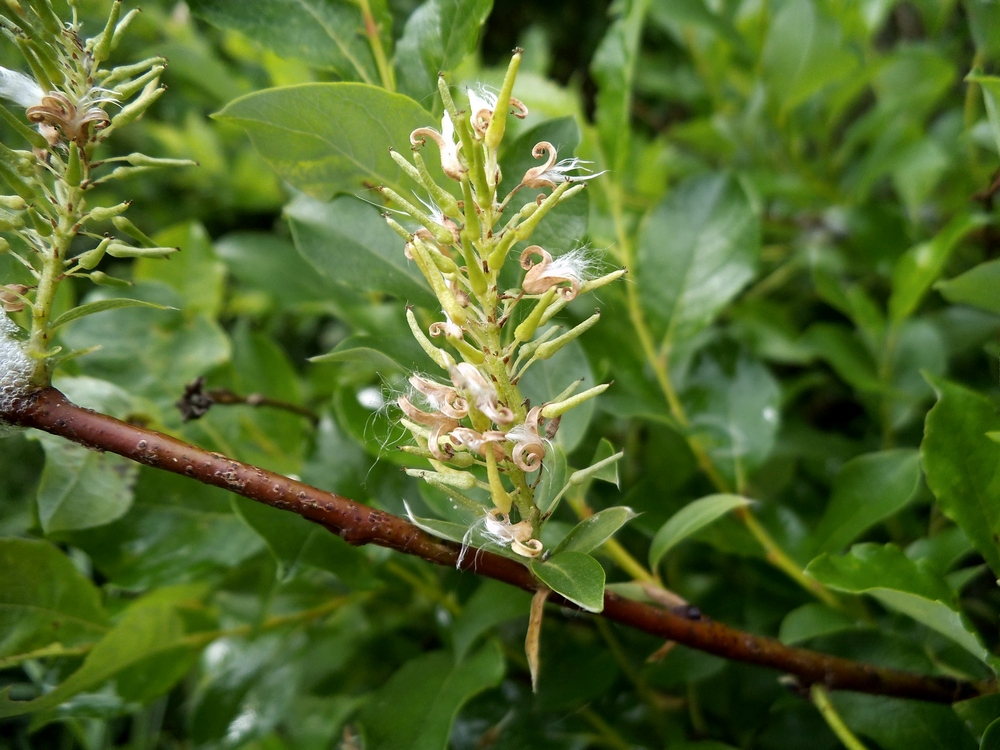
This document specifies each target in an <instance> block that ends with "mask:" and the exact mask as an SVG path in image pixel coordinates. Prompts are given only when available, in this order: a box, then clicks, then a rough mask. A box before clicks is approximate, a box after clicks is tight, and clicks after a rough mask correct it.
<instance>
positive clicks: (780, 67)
mask: <svg viewBox="0 0 1000 750" xmlns="http://www.w3.org/2000/svg"><path fill="white" fill-rule="evenodd" d="M857 64H858V59H857V57H856V56H855V55H854V54H853V53H852V52H850V51H849V49H848V48H847V46H846V45H845V44H844V42H843V39H842V35H841V30H840V27H839V25H838V24H837V23H836V22H835V21H833V20H832V19H830V18H827V17H825V16H824V15H822V14H821V13H820V12H819V10H818V9H817V7H816V4H815V3H814V2H813V0H798V1H797V2H792V3H785V4H784V5H782V6H781V9H780V10H779V11H778V12H777V14H775V16H774V19H773V21H772V22H771V27H770V29H768V34H767V40H766V41H765V42H764V49H763V51H762V52H761V68H762V72H763V76H764V81H765V82H766V84H767V87H768V90H769V92H770V93H771V96H773V97H774V98H775V99H776V100H777V101H779V102H780V103H781V108H782V110H783V111H786V112H787V111H788V110H790V109H792V108H794V107H797V106H798V105H799V104H801V103H802V102H804V101H805V100H806V99H808V98H809V97H810V96H812V95H813V94H815V93H816V92H817V91H819V90H820V89H822V88H823V87H824V86H827V85H828V84H830V83H834V82H835V81H839V80H843V79H845V78H846V77H847V76H848V75H850V74H851V72H852V71H853V70H854V69H855V68H856V67H857Z"/></svg>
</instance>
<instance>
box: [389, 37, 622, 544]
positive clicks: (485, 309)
mask: <svg viewBox="0 0 1000 750" xmlns="http://www.w3.org/2000/svg"><path fill="white" fill-rule="evenodd" d="M520 59H521V52H520V50H515V52H514V55H513V57H512V58H511V62H510V65H509V67H508V69H507V73H506V75H505V77H504V82H503V85H502V87H501V89H500V92H499V94H498V95H494V94H493V93H491V92H490V91H488V90H486V89H482V88H479V89H472V90H470V91H469V94H468V99H469V101H468V107H467V109H466V110H464V111H463V110H459V109H458V107H457V106H456V102H455V99H454V98H453V97H452V93H451V89H450V88H449V86H448V84H447V82H446V81H445V79H444V78H443V77H442V78H440V79H439V91H440V93H441V98H442V101H443V103H444V110H445V114H444V117H443V119H442V121H441V125H440V129H438V128H433V127H429V126H428V127H422V128H418V129H417V130H414V131H413V133H411V135H410V143H411V146H412V147H413V155H412V161H411V160H410V159H408V158H406V157H405V156H404V155H403V154H402V153H400V152H398V151H392V158H393V160H394V161H395V162H396V163H397V164H399V165H400V167H401V168H402V170H403V171H404V172H405V173H406V174H407V175H409V176H410V178H411V179H412V180H413V182H414V183H415V184H416V185H418V186H419V187H420V189H421V190H422V191H424V192H425V194H426V200H425V199H424V198H423V197H421V196H420V195H417V196H415V200H413V199H410V198H408V197H404V196H402V195H400V194H399V193H397V192H395V191H393V190H390V189H388V188H382V189H381V192H382V195H383V196H384V197H385V198H386V199H387V200H388V201H389V202H390V203H392V204H393V205H394V207H395V208H396V209H398V210H399V212H401V213H402V214H403V215H405V216H406V217H408V219H409V222H407V221H406V220H403V219H400V217H399V216H398V215H397V216H394V217H389V216H386V220H387V222H388V223H389V225H390V226H391V227H392V228H393V229H394V230H395V231H396V232H397V233H398V234H400V235H401V236H402V237H403V238H404V240H405V246H404V253H405V254H406V257H407V258H409V259H410V260H412V261H413V262H414V263H415V264H416V266H417V267H418V268H419V269H420V272H421V274H422V275H423V276H424V277H425V278H426V279H427V283H428V284H429V286H430V288H431V290H432V291H433V293H434V295H435V296H436V297H437V299H438V303H439V305H440V308H441V310H442V312H443V313H444V320H437V321H433V322H431V323H429V324H428V325H426V326H424V325H421V323H420V321H418V319H417V316H416V314H415V312H414V311H413V310H412V309H411V310H408V311H407V321H408V323H409V325H410V329H411V331H412V332H413V335H414V337H415V338H416V339H417V341H418V342H419V343H420V345H421V347H422V348H423V349H424V351H425V352H427V354H428V355H429V356H430V358H431V359H432V360H433V361H434V363H435V364H437V365H438V366H439V367H440V368H441V369H442V370H443V371H444V376H443V378H442V381H441V382H439V381H435V380H433V379H432V378H430V377H425V376H423V375H415V376H414V377H412V378H411V379H410V382H411V385H413V387H414V391H413V392H412V393H408V394H406V395H403V396H400V397H399V399H398V405H399V407H400V409H401V410H402V412H403V415H404V418H403V419H402V420H401V424H403V425H404V426H405V427H407V429H408V430H409V431H410V434H411V436H412V439H413V441H414V443H415V445H413V446H409V447H408V451H409V452H410V453H413V454H415V455H425V456H426V457H427V458H428V461H429V462H430V463H431V465H432V466H433V467H434V471H426V470H410V471H409V473H410V474H411V475H413V476H419V477H420V478H422V479H425V480H426V481H428V482H430V483H431V484H432V485H434V486H435V487H438V488H441V487H442V486H447V487H448V495H449V496H450V497H451V498H452V499H453V500H454V499H455V496H456V493H458V494H459V495H461V497H462V500H461V502H458V505H460V506H462V507H465V508H477V509H478V511H477V514H478V515H479V518H480V521H481V522H482V523H483V524H484V525H485V532H484V533H485V535H486V536H487V538H489V539H492V540H495V541H496V542H497V544H498V545H500V546H503V547H507V548H509V549H510V550H511V551H512V552H513V553H514V554H515V555H518V556H520V557H523V558H534V557H538V556H539V555H540V554H541V553H542V552H543V547H542V543H541V541H540V540H539V533H540V531H541V528H540V527H541V524H542V522H543V515H542V513H541V511H540V509H539V507H538V505H537V504H536V502H535V489H536V487H537V485H538V482H539V480H540V479H541V477H542V473H543V472H544V471H545V470H546V463H547V461H548V460H549V459H550V457H551V451H552V448H551V440H552V438H553V437H554V436H555V435H556V431H557V430H558V426H559V417H560V416H561V415H562V414H564V413H565V412H566V411H568V410H570V409H571V408H573V407H575V406H578V405H580V404H581V403H583V402H585V401H586V400H588V399H590V398H592V397H594V396H596V395H598V394H599V393H601V392H603V390H604V389H605V388H606V387H607V386H598V387H597V388H592V389H590V390H588V391H585V392H584V393H582V394H580V395H579V396H576V397H571V394H572V390H571V388H567V389H566V390H564V391H563V393H562V394H553V396H554V398H553V399H552V400H551V401H547V402H545V403H544V404H538V405H532V404H530V403H528V402H527V400H526V399H525V398H524V395H523V394H522V393H521V391H520V389H519V388H518V381H519V380H520V378H521V376H522V375H523V374H524V372H525V371H526V370H527V369H528V368H529V367H531V365H532V364H534V363H536V362H538V361H541V360H544V359H546V358H549V357H551V356H553V355H554V354H556V352H558V351H559V350H560V349H561V348H563V347H564V346H566V345H567V344H569V343H570V342H571V341H573V340H574V339H575V338H576V337H577V336H579V335H580V334H581V333H583V332H584V331H586V330H587V329H588V328H589V327H590V326H592V325H593V324H595V323H596V322H597V320H598V317H599V315H598V314H595V315H594V316H592V317H590V318H588V319H587V320H585V321H584V322H582V323H581V324H580V325H578V326H576V327H574V328H571V329H570V330H569V331H567V332H565V333H563V334H562V335H561V336H558V337H556V336H555V335H554V334H555V331H554V329H546V330H545V331H542V332H539V331H540V326H541V325H542V323H543V321H544V320H546V319H547V318H546V316H547V315H548V317H551V315H554V314H555V311H553V310H552V308H554V307H558V309H562V308H563V307H564V306H565V304H566V303H568V302H569V301H571V300H573V299H575V298H576V297H577V296H578V295H579V294H581V293H582V291H583V290H584V289H585V288H586V287H587V285H588V284H591V282H592V281H594V280H593V279H591V278H590V275H589V273H588V272H589V268H590V265H591V264H590V262H589V261H588V259H587V257H586V253H585V252H583V251H573V252H571V253H566V254H564V255H562V256H560V257H556V258H554V257H553V255H552V254H551V253H550V252H549V251H548V250H546V249H545V248H543V247H541V246H539V245H532V246H530V247H523V245H521V244H519V243H523V242H524V241H525V240H527V239H528V238H529V237H531V235H532V233H533V232H534V231H535V229H536V227H538V225H539V224H540V223H541V222H542V221H544V220H545V219H546V217H547V216H548V214H549V212H550V211H551V210H552V209H553V208H554V207H555V206H557V205H558V204H559V203H561V202H562V201H564V200H568V199H570V198H571V197H572V196H573V195H575V194H576V193H578V192H579V191H580V190H582V189H584V187H585V185H584V184H582V182H581V180H582V179H583V178H582V177H580V176H573V175H569V174H568V172H569V171H570V170H574V169H583V168H584V166H583V165H584V163H583V162H579V161H578V160H575V159H571V160H564V161H563V162H559V163H558V164H557V162H556V158H557V154H556V149H555V147H554V146H552V144H550V143H547V142H542V143H540V144H538V145H537V146H536V147H535V148H534V149H533V151H532V154H533V156H534V157H535V158H536V159H540V160H541V159H544V162H543V163H541V164H540V165H539V166H537V167H534V168H532V169H531V170H529V171H528V172H527V173H526V174H525V175H524V177H523V178H522V179H521V180H520V182H519V183H518V184H517V185H516V186H514V187H513V189H512V190H510V191H509V192H508V193H507V195H506V196H503V195H500V193H499V190H500V185H501V183H502V180H503V175H502V173H501V170H500V166H499V158H498V155H499V149H500V146H501V144H502V142H503V138H504V135H505V133H506V129H507V124H508V117H510V116H513V117H519V118H523V117H525V116H526V115H527V108H526V107H525V106H524V104H522V103H521V102H520V101H518V100H517V99H515V98H514V96H513V90H514V85H515V81H516V78H517V71H518V67H519V64H520ZM428 141H433V144H434V145H433V147H436V151H437V156H438V157H439V158H440V163H441V168H442V171H443V172H444V174H445V175H446V176H447V177H448V178H449V181H450V184H449V185H439V184H436V183H434V182H433V180H432V178H431V176H430V174H429V172H428V170H427V167H426V163H425V162H424V159H425V158H426V154H425V153H423V152H422V151H421V149H423V148H425V147H427V142H428ZM433 147H432V148H433ZM429 153H431V154H433V151H431V152H429ZM556 167H558V169H556ZM553 170H555V171H553ZM574 183H580V184H574ZM525 188H528V191H525V190H524V189H525ZM538 190H541V191H542V192H540V193H536V194H534V195H531V194H529V193H530V191H538ZM515 197H518V198H521V199H522V200H523V201H524V203H523V205H517V206H515V205H513V204H514V199H515ZM418 204H423V206H424V208H423V209H422V208H420V207H419V206H418ZM425 209H426V210H425ZM401 222H402V223H401ZM406 223H410V224H412V225H413V228H412V229H411V228H407V227H406V226H403V224H406ZM515 248H516V250H515ZM512 251H514V252H515V253H516V255H515V258H517V259H518V260H515V261H514V264H515V265H519V267H520V268H519V270H520V282H519V284H518V287H517V288H515V289H505V288H504V287H503V286H502V285H501V281H500V279H501V274H502V273H503V271H504V269H505V266H506V265H507V264H508V262H509V256H510V255H511V254H512ZM620 275H621V273H620V272H617V273H616V274H611V275H610V276H609V277H607V278H606V279H604V280H603V282H602V283H607V282H608V281H611V280H613V279H614V278H617V277H618V276H620ZM594 288H596V287H594ZM560 303H561V304H560ZM425 331H426V332H425ZM435 338H436V339H437V341H438V342H441V343H440V344H438V343H437V342H435V341H433V339H435ZM577 385H578V384H577ZM455 404H461V405H462V409H461V410H460V411H456V409H455V408H454V405H455ZM456 470H461V472H462V476H461V477H458V476H456V475H454V474H453V472H455V471H456ZM465 492H468V493H470V494H468V495H466V494H462V493H465Z"/></svg>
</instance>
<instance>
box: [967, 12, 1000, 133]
mask: <svg viewBox="0 0 1000 750" xmlns="http://www.w3.org/2000/svg"><path fill="white" fill-rule="evenodd" d="M977 4H980V5H981V4H982V3H977ZM966 80H967V81H969V82H970V83H978V84H979V85H980V87H982V89H983V102H984V104H985V106H986V116H987V117H988V118H989V121H990V129H991V130H992V131H993V139H994V141H995V142H996V147H997V151H1000V77H998V76H984V75H979V74H977V73H975V72H973V73H970V74H969V75H968V76H967V77H966Z"/></svg>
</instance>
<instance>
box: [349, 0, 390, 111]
mask: <svg viewBox="0 0 1000 750" xmlns="http://www.w3.org/2000/svg"><path fill="white" fill-rule="evenodd" d="M358 4H359V5H360V6H361V16H362V18H363V19H364V22H365V36H367V37H368V43H369V44H370V45H371V48H372V55H374V56H375V64H376V65H377V66H378V74H379V77H380V78H381V79H382V88H384V89H385V90H386V91H393V92H394V91H395V90H396V74H395V72H394V71H393V69H392V65H391V64H390V63H389V59H388V58H387V57H386V54H385V47H384V46H383V45H382V35H381V34H380V33H379V28H378V24H377V23H376V22H375V17H374V16H373V15H372V10H371V6H370V4H369V2H368V0H358Z"/></svg>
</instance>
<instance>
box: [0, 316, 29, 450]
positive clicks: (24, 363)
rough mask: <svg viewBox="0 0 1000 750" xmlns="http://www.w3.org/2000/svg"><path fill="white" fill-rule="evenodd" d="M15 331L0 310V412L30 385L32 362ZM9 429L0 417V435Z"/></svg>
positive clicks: (11, 323) (15, 328)
mask: <svg viewBox="0 0 1000 750" xmlns="http://www.w3.org/2000/svg"><path fill="white" fill-rule="evenodd" d="M17 331H18V327H17V326H16V325H14V322H13V321H12V320H11V319H10V318H8V317H7V315H6V313H3V312H0V412H2V411H7V410H8V409H10V408H11V407H12V406H13V405H14V403H15V401H16V399H17V397H18V396H20V395H22V394H23V393H24V392H25V391H26V390H27V389H28V388H29V386H30V385H31V373H32V370H33V369H34V363H33V362H32V361H31V358H30V357H28V355H27V354H25V353H24V347H23V345H22V344H21V342H20V341H18V340H17V338H16V337H15V334H16V333H17ZM11 430H12V428H11V427H10V426H7V425H5V424H4V422H3V420H2V419H0V437H2V436H3V435H5V434H8V433H9V432H10V431H11Z"/></svg>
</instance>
